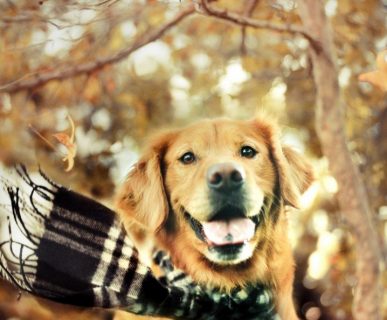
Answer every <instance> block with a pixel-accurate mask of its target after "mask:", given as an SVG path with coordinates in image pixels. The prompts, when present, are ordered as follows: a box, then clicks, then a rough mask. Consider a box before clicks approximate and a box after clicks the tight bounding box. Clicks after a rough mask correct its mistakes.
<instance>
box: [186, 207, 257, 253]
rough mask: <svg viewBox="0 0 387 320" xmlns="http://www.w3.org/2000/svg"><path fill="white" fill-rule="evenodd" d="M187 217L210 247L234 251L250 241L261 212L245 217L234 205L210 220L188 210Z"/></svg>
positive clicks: (200, 237)
mask: <svg viewBox="0 0 387 320" xmlns="http://www.w3.org/2000/svg"><path fill="white" fill-rule="evenodd" d="M185 217H186V219H187V220H188V221H189V224H190V226H191V228H192V229H193V231H194V232H195V234H196V236H197V237H198V238H199V239H200V240H202V241H204V242H205V243H206V244H207V245H208V247H209V248H212V249H221V250H222V251H225V252H229V251H230V252H233V251H236V250H237V249H238V248H240V247H241V246H243V244H245V243H247V242H249V241H250V240H251V239H252V238H253V237H254V234H255V232H256V229H257V227H258V225H259V222H260V218H259V214H257V215H255V216H254V217H251V218H250V217H245V216H244V214H243V212H242V211H241V210H240V209H239V208H237V207H234V206H226V207H224V208H223V209H222V210H220V211H219V212H218V213H217V214H216V215H215V216H214V217H213V218H212V219H211V220H210V221H198V220H196V219H195V218H193V217H192V216H191V215H190V214H189V213H188V212H187V211H185Z"/></svg>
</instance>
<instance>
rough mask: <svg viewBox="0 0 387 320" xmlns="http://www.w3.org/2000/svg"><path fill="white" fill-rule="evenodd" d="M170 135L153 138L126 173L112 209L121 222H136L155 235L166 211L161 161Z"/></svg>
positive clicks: (165, 215) (165, 216)
mask: <svg viewBox="0 0 387 320" xmlns="http://www.w3.org/2000/svg"><path fill="white" fill-rule="evenodd" d="M173 137H174V134H173V133H172V132H168V133H163V134H160V135H158V136H156V137H155V138H154V139H153V140H152V141H151V143H150V147H149V148H148V149H147V150H146V151H145V152H144V153H143V155H142V157H141V158H140V159H139V161H138V162H137V163H136V164H135V166H134V167H133V169H132V170H131V171H130V172H129V174H128V176H127V178H126V180H125V182H124V184H123V185H122V186H121V188H120V189H119V191H118V193H117V197H116V207H117V209H118V211H119V212H120V214H121V217H122V218H123V220H124V222H125V223H128V224H130V223H137V224H139V225H141V226H142V227H143V228H144V229H148V230H151V231H153V232H156V231H157V230H158V229H159V228H160V227H161V226H162V224H163V222H164V221H165V220H166V218H167V215H168V210H169V205H168V200H167V196H166V193H165V188H164V181H163V180H164V178H163V165H164V164H163V158H164V154H165V152H166V150H167V148H168V145H169V144H170V143H171V141H172V139H173Z"/></svg>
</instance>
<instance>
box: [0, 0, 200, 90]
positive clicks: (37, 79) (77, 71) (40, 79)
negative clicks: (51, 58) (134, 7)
mask: <svg viewBox="0 0 387 320" xmlns="http://www.w3.org/2000/svg"><path fill="white" fill-rule="evenodd" d="M194 12H195V9H194V6H193V4H191V5H189V6H187V7H186V8H184V9H182V10H181V11H180V12H179V13H178V14H177V15H176V16H175V17H174V18H172V19H171V20H170V21H168V22H167V23H165V24H163V25H162V26H161V27H159V28H158V29H156V30H154V31H152V32H150V33H148V34H145V35H142V36H140V37H139V38H138V40H137V41H135V42H134V43H133V44H132V45H131V46H130V47H127V48H125V49H122V50H121V51H118V52H117V53H115V54H113V55H111V56H107V57H102V58H98V59H96V60H94V61H91V62H86V63H83V64H79V65H74V66H70V67H67V68H65V69H62V70H54V71H50V72H46V73H40V74H36V75H35V76H34V77H33V78H32V79H26V80H21V81H16V82H15V81H14V82H11V83H8V84H5V85H3V86H1V87H0V92H8V93H14V92H17V91H22V90H28V89H34V88H37V87H40V86H43V85H45V84H46V83H47V82H49V81H53V80H61V81H62V80H65V79H68V78H72V77H75V76H78V75H81V74H88V73H92V72H95V71H98V70H100V69H102V68H104V67H105V66H107V65H111V64H114V63H117V62H119V61H121V60H123V59H125V58H126V57H127V56H129V55H130V54H131V53H132V52H134V51H136V50H137V49H139V48H141V47H143V46H145V45H147V44H148V43H151V42H153V41H155V40H157V39H159V38H161V37H162V36H163V35H164V34H165V33H166V32H167V31H168V30H169V29H171V28H172V27H173V26H175V25H176V24H178V23H179V22H180V21H182V20H183V19H184V18H186V17H187V16H189V15H190V14H192V13H194Z"/></svg>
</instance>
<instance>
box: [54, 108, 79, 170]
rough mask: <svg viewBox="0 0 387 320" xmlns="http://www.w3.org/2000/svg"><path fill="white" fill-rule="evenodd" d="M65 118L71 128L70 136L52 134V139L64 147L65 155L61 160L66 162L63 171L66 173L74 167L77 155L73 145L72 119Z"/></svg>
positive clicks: (73, 126) (73, 129) (75, 146)
mask: <svg viewBox="0 0 387 320" xmlns="http://www.w3.org/2000/svg"><path fill="white" fill-rule="evenodd" d="M67 118H68V119H69V122H70V126H71V133H70V136H69V135H68V134H67V133H64V132H59V133H56V134H53V137H54V138H55V139H57V140H58V141H59V143H61V144H62V145H64V146H65V147H66V150H67V154H66V156H65V157H64V158H63V159H62V160H63V161H67V168H66V169H65V171H66V172H69V171H70V170H71V169H72V168H73V167H74V158H75V156H76V154H77V145H76V144H75V125H74V121H73V119H71V117H70V116H69V115H68V116H67Z"/></svg>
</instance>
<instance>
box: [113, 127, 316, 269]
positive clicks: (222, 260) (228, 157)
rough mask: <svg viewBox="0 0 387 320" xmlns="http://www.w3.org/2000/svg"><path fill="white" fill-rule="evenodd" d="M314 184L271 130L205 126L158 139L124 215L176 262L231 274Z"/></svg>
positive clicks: (127, 196)
mask: <svg viewBox="0 0 387 320" xmlns="http://www.w3.org/2000/svg"><path fill="white" fill-rule="evenodd" d="M310 180H311V171H310V169H309V167H308V165H307V164H306V163H305V161H304V160H303V159H302V158H301V157H300V156H299V155H297V154H296V153H294V152H293V151H291V150H289V149H285V148H282V146H281V145H280V143H279V140H278V138H277V134H276V132H275V129H274V128H273V126H272V125H271V124H270V123H269V122H267V121H263V120H254V121H234V120H225V119H218V120H205V121H201V122H198V123H196V124H194V125H191V126H189V127H187V128H185V129H181V130H177V131H173V132H169V133H164V134H162V135H160V136H158V137H157V138H156V139H155V140H154V141H153V143H152V144H151V146H150V148H149V149H148V151H146V152H145V153H144V156H143V157H142V158H141V159H140V161H139V162H138V163H137V165H136V167H135V168H134V169H133V171H131V172H130V173H129V176H128V179H127V181H126V183H125V184H124V187H123V188H122V189H121V191H120V194H119V198H118V207H119V208H120V210H121V212H123V214H124V215H126V216H130V218H131V219H134V220H135V221H137V222H138V223H140V224H141V225H142V226H144V227H145V228H148V229H149V230H151V231H153V232H155V234H156V235H157V237H158V238H159V240H160V241H161V242H162V243H163V246H164V247H166V249H169V251H170V254H171V256H172V258H175V260H176V259H177V260H180V261H181V260H187V261H185V262H184V263H183V264H185V265H187V264H189V263H194V262H192V260H195V259H196V260H198V259H199V260H207V261H208V262H210V264H211V265H212V266H216V265H218V266H220V267H221V268H222V270H223V269H224V268H227V267H228V266H230V267H232V266H236V265H240V264H242V263H243V262H246V261H248V260H249V259H250V258H252V257H253V256H254V255H255V254H257V252H258V247H262V246H263V245H264V243H265V242H266V241H268V239H269V240H270V237H271V236H270V235H271V234H272V233H273V230H274V229H275V227H276V224H277V221H278V219H279V214H280V211H281V210H280V208H281V207H282V205H283V204H284V203H285V204H290V205H292V206H296V205H297V197H298V195H299V193H300V192H302V191H303V190H304V189H305V188H306V187H307V186H308V185H309V183H310ZM188 260H190V261H191V262H190V261H188Z"/></svg>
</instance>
